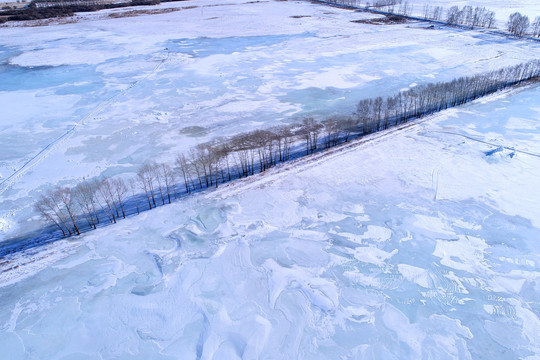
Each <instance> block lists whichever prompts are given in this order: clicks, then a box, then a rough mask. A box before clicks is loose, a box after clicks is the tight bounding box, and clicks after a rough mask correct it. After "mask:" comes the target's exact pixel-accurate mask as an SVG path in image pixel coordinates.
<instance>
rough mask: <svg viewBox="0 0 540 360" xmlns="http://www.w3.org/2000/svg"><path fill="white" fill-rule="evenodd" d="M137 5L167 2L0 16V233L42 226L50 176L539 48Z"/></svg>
mask: <svg viewBox="0 0 540 360" xmlns="http://www.w3.org/2000/svg"><path fill="white" fill-rule="evenodd" d="M135 9H136V11H150V10H152V11H154V10H160V11H165V10H167V9H172V10H175V11H173V12H168V13H163V14H158V15H141V16H136V17H120V18H118V17H117V16H120V14H122V13H125V12H126V11H128V10H129V9H114V10H109V11H101V12H97V13H89V14H84V15H81V16H78V17H76V18H75V19H71V18H67V19H61V20H58V21H59V22H61V23H62V24H55V22H53V23H51V24H49V25H48V26H26V27H25V26H18V25H20V24H15V23H9V24H7V25H5V26H4V27H0V32H1V34H2V36H1V37H0V73H1V77H2V81H1V82H0V106H1V108H2V112H1V113H0V133H1V134H2V136H1V137H0V147H1V148H2V152H1V153H0V182H1V184H0V192H1V194H0V237H3V238H9V237H12V236H15V235H17V234H20V233H23V232H25V231H28V230H32V229H34V228H36V227H38V226H40V223H39V221H37V219H36V218H35V217H34V213H33V211H32V209H31V207H32V204H33V202H34V201H35V199H36V198H37V197H38V196H39V195H40V194H41V193H43V192H44V191H45V190H47V189H49V188H51V187H52V186H54V185H56V184H64V185H74V184H76V182H77V181H79V180H80V179H82V178H85V177H92V176H97V175H100V174H107V175H114V174H133V172H134V171H135V170H136V169H137V167H138V166H139V165H140V164H141V163H142V162H144V161H145V160H149V159H153V160H167V159H172V158H174V157H175V155H176V153H178V152H180V151H186V150H187V149H189V148H191V147H192V146H194V145H195V144H198V143H201V142H204V141H207V140H210V139H213V138H215V137H216V136H227V135H232V134H236V133H238V132H241V131H246V130H249V129H253V128H261V127H265V126H271V125H276V124H280V123H287V122H291V121H298V119H300V118H301V116H302V115H305V114H310V115H315V116H320V115H323V114H328V113H334V112H339V113H346V114H347V113H351V112H352V111H353V110H354V104H355V103H356V102H357V101H358V100H359V99H362V98H366V97H372V96H377V95H388V94H390V93H394V92H396V91H398V90H400V89H403V88H407V87H409V86H411V85H413V84H419V83H425V82H431V81H444V80H449V79H452V78H454V77H456V76H463V75H466V74H472V73H477V72H482V71H486V70H489V69H493V68H499V67H502V66H505V65H513V64H516V63H519V62H522V61H526V60H528V59H531V58H535V57H538V55H539V53H540V52H539V50H540V47H539V45H538V44H535V43H531V42H526V41H515V40H508V39H504V38H500V37H494V36H489V35H484V34H479V33H476V32H467V31H460V30H456V29H448V28H441V29H425V25H423V24H405V25H391V26H381V25H366V24H357V23H352V22H351V20H358V19H365V18H366V17H369V16H371V15H368V14H363V13H357V12H353V11H349V10H343V9H338V8H332V7H327V6H322V5H317V4H311V3H308V2H303V1H302V2H292V1H290V2H284V1H268V2H264V1H263V2H251V1H240V0H234V1H228V2H225V3H221V2H215V1H210V0H202V1H189V2H179V3H167V4H163V5H160V6H157V7H137V8H135ZM110 15H114V16H115V17H111V16H110ZM46 22H47V23H48V22H49V21H48V20H47V21H46ZM71 129H73V131H71V132H70V133H69V134H67V133H68V131H70V130H71ZM66 134H67V135H66ZM64 135H65V136H64Z"/></svg>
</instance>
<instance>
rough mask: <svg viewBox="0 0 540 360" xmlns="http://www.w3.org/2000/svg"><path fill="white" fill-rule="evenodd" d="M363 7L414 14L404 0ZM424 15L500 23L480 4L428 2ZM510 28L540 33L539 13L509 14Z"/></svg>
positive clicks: (379, 0) (342, 1)
mask: <svg viewBox="0 0 540 360" xmlns="http://www.w3.org/2000/svg"><path fill="white" fill-rule="evenodd" d="M326 2H328V3H332V4H338V5H345V6H353V7H361V5H360V4H359V3H360V2H359V1H357V0H327V1H326ZM363 7H364V8H366V9H376V10H379V11H384V12H387V13H391V14H396V15H404V16H411V14H412V13H413V8H412V6H411V5H409V3H408V2H407V1H403V0H375V1H374V2H373V3H370V2H366V3H365V4H364V5H363ZM421 16H422V17H423V18H424V19H426V20H435V21H444V22H446V23H448V24H451V25H460V26H470V27H471V28H474V27H482V28H487V29H491V28H494V27H495V25H496V20H495V12H493V11H491V10H489V9H486V8H485V7H480V6H476V7H473V6H470V5H465V6H463V7H462V8H460V7H459V6H452V7H450V8H449V9H447V10H445V9H444V8H443V7H442V6H434V5H431V4H426V5H424V8H423V11H422V15H421ZM506 30H508V32H509V33H510V34H512V35H515V36H525V35H530V36H532V37H540V16H537V17H536V18H535V19H534V21H533V22H532V23H531V22H530V20H529V17H528V16H526V15H522V14H520V13H519V12H515V13H513V14H511V15H510V17H509V19H508V21H507V23H506Z"/></svg>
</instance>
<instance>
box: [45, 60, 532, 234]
mask: <svg viewBox="0 0 540 360" xmlns="http://www.w3.org/2000/svg"><path fill="white" fill-rule="evenodd" d="M539 78H540V60H534V61H531V62H528V63H524V64H520V65H516V66H512V67H506V68H503V69H500V70H495V71H490V72H486V73H482V74H478V75H474V76H466V77H460V78H457V79H455V80H452V81H449V82H437V83H429V84H425V85H419V86H416V87H413V88H411V89H408V90H403V91H400V92H398V93H397V94H395V95H392V96H388V97H384V98H383V97H376V98H369V99H363V100H361V101H359V102H358V104H357V107H356V111H355V112H354V113H353V114H351V115H348V116H332V117H328V118H325V119H320V120H316V119H315V118H313V117H306V118H304V119H302V120H301V121H298V122H295V123H293V124H290V125H282V126H276V127H271V128H268V129H264V130H253V131H250V132H246V133H240V134H237V135H235V136H232V137H228V138H218V139H215V140H212V141H210V142H208V143H204V144H199V145H197V146H196V147H194V148H192V149H191V150H190V151H188V152H187V153H182V154H177V156H176V158H175V160H174V161H171V162H169V163H156V162H152V161H148V162H145V163H144V164H143V165H141V166H140V167H139V169H138V170H137V173H136V175H135V176H134V177H132V178H129V179H126V178H123V177H118V176H117V177H112V178H110V177H100V178H94V179H87V180H83V181H81V182H80V183H79V184H77V185H76V186H74V187H63V186H57V187H56V188H54V189H52V190H50V191H48V192H46V193H45V194H43V195H42V196H41V198H40V199H39V201H37V202H36V204H35V209H36V210H37V212H39V214H40V215H41V217H42V218H43V219H44V220H46V221H48V222H49V223H51V224H54V225H55V226H56V228H57V229H58V231H59V232H60V233H61V234H62V236H71V235H79V234H80V233H81V232H82V231H88V230H91V229H96V228H97V227H98V226H100V225H104V224H110V223H116V222H117V221H118V220H119V219H124V218H126V217H127V216H129V215H134V214H139V213H140V212H141V211H146V210H150V209H153V208H156V207H158V206H163V205H165V204H170V203H171V202H173V201H175V199H178V198H181V197H184V196H187V195H189V194H191V193H194V192H197V191H201V190H203V189H207V188H211V187H218V186H219V184H222V183H226V182H229V181H232V180H234V179H240V178H244V177H248V176H251V175H254V174H256V173H260V172H264V171H265V170H267V169H269V168H271V167H273V166H275V165H276V164H279V163H283V162H286V161H288V160H290V159H291V158H298V157H301V156H304V155H309V154H312V153H314V152H316V151H320V150H322V149H326V148H330V147H334V146H337V145H339V144H340V143H344V142H348V141H349V140H350V139H352V138H353V137H362V136H365V135H368V134H371V133H375V132H377V131H381V130H385V129H388V128H391V127H395V126H397V125H400V124H403V123H406V122H408V121H411V120H413V119H416V118H419V117H422V116H425V115H427V114H431V113H435V112H438V111H441V110H444V109H447V108H450V107H454V106H458V105H461V104H464V103H466V102H469V101H472V100H474V99H477V98H479V97H481V96H485V95H487V94H490V93H493V92H495V91H497V90H501V89H504V88H508V87H510V86H513V85H515V84H517V83H520V82H523V81H527V80H531V79H536V80H537V79H539Z"/></svg>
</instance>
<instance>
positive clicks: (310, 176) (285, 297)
mask: <svg viewBox="0 0 540 360" xmlns="http://www.w3.org/2000/svg"><path fill="white" fill-rule="evenodd" d="M493 109H498V110H497V111H493ZM539 110H540V88H538V87H533V88H528V89H524V90H521V91H518V92H515V93H513V94H511V95H508V96H498V97H497V96H494V97H492V98H491V99H490V100H489V101H488V100H483V101H481V102H480V101H478V102H475V103H473V104H469V105H467V106H464V107H462V108H459V109H453V110H451V111H447V112H444V113H441V114H439V115H436V116H433V117H431V118H430V119H427V120H426V121H425V122H423V123H421V124H419V125H417V126H415V127H412V128H409V129H407V130H403V131H402V132H399V133H394V134H392V135H390V136H385V137H380V136H379V135H376V136H374V138H375V140H373V141H370V142H368V143H366V144H364V145H361V146H359V147H357V148H354V149H349V150H346V151H341V152H338V153H335V154H332V155H330V156H327V157H323V158H318V157H317V158H312V159H307V160H303V161H301V162H300V163H299V164H297V166H286V167H287V168H288V169H285V167H280V168H274V169H271V170H270V171H268V172H267V173H265V175H264V176H255V177H252V178H249V179H245V180H243V181H238V182H236V183H234V184H229V185H228V186H224V187H221V188H219V189H218V190H216V191H213V192H210V193H207V194H200V195H196V196H194V197H191V198H189V199H188V200H186V201H182V202H180V203H176V204H173V205H170V206H167V207H163V208H158V209H155V210H153V211H151V212H147V213H144V214H143V215H141V216H138V217H134V218H131V219H128V220H125V221H122V222H121V223H118V224H117V225H115V226H110V227H107V228H103V229H100V230H97V231H94V232H92V233H88V234H86V235H84V236H81V237H79V238H74V239H70V240H67V241H64V242H59V243H55V244H52V245H49V247H48V248H46V249H43V250H42V251H40V252H39V253H38V254H24V255H18V257H17V258H13V259H11V261H10V263H9V264H1V265H0V269H1V270H2V272H1V273H0V286H1V287H0V347H1V348H2V351H3V355H4V356H6V355H7V356H8V358H10V359H26V358H28V359H42V358H58V359H64V358H77V359H82V358H89V359H93V358H144V359H147V358H152V359H171V358H181V359H240V358H242V359H256V358H267V359H284V358H286V359H339V358H346V359H351V358H356V359H479V358H488V359H516V358H522V359H535V358H538V357H539V356H540V341H539V338H538V334H539V333H540V318H539V315H540V308H539V307H538V297H539V295H540V289H539V288H538V283H539V280H540V256H539V255H538V254H539V250H540V248H539V245H538V239H539V238H540V223H539V219H540V213H539V211H540V209H539V207H538V203H539V202H540V195H539V192H538V191H536V190H537V187H538V179H539V178H540V158H538V157H536V156H533V155H528V154H525V153H520V152H517V154H518V155H517V156H515V157H513V158H509V157H508V156H506V155H507V154H508V153H509V151H508V150H503V151H502V152H499V153H497V154H493V155H492V156H486V155H485V152H486V150H488V149H490V148H495V147H497V146H499V145H503V146H511V147H514V148H515V149H516V150H518V151H519V150H523V151H528V152H530V153H540V147H539V145H538V144H539V141H540V126H536V127H535V128H534V129H532V128H531V124H538V119H539V116H540V112H539ZM515 118H519V119H521V121H520V122H516V121H515V120H512V119H515ZM508 122H511V124H512V126H511V127H509V126H506V125H507V123H508ZM519 124H525V125H526V126H525V127H524V128H521V127H520V126H519ZM525 129H526V131H525ZM462 135H464V136H468V137H471V138H475V139H478V140H482V141H487V142H491V143H493V144H494V145H493V146H490V145H487V144H485V143H480V142H477V141H473V140H471V139H470V138H465V137H463V136H462ZM493 156H497V158H495V159H494V158H493ZM336 175H337V176H336ZM23 263H26V264H23ZM16 265H19V266H18V267H17V268H16V269H14V270H9V271H3V270H6V269H7V267H13V266H16Z"/></svg>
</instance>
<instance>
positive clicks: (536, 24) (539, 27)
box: [531, 16, 540, 37]
mask: <svg viewBox="0 0 540 360" xmlns="http://www.w3.org/2000/svg"><path fill="white" fill-rule="evenodd" d="M531 27H532V29H531V35H532V36H536V37H540V16H537V17H535V18H534V21H533V23H532V26H531Z"/></svg>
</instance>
